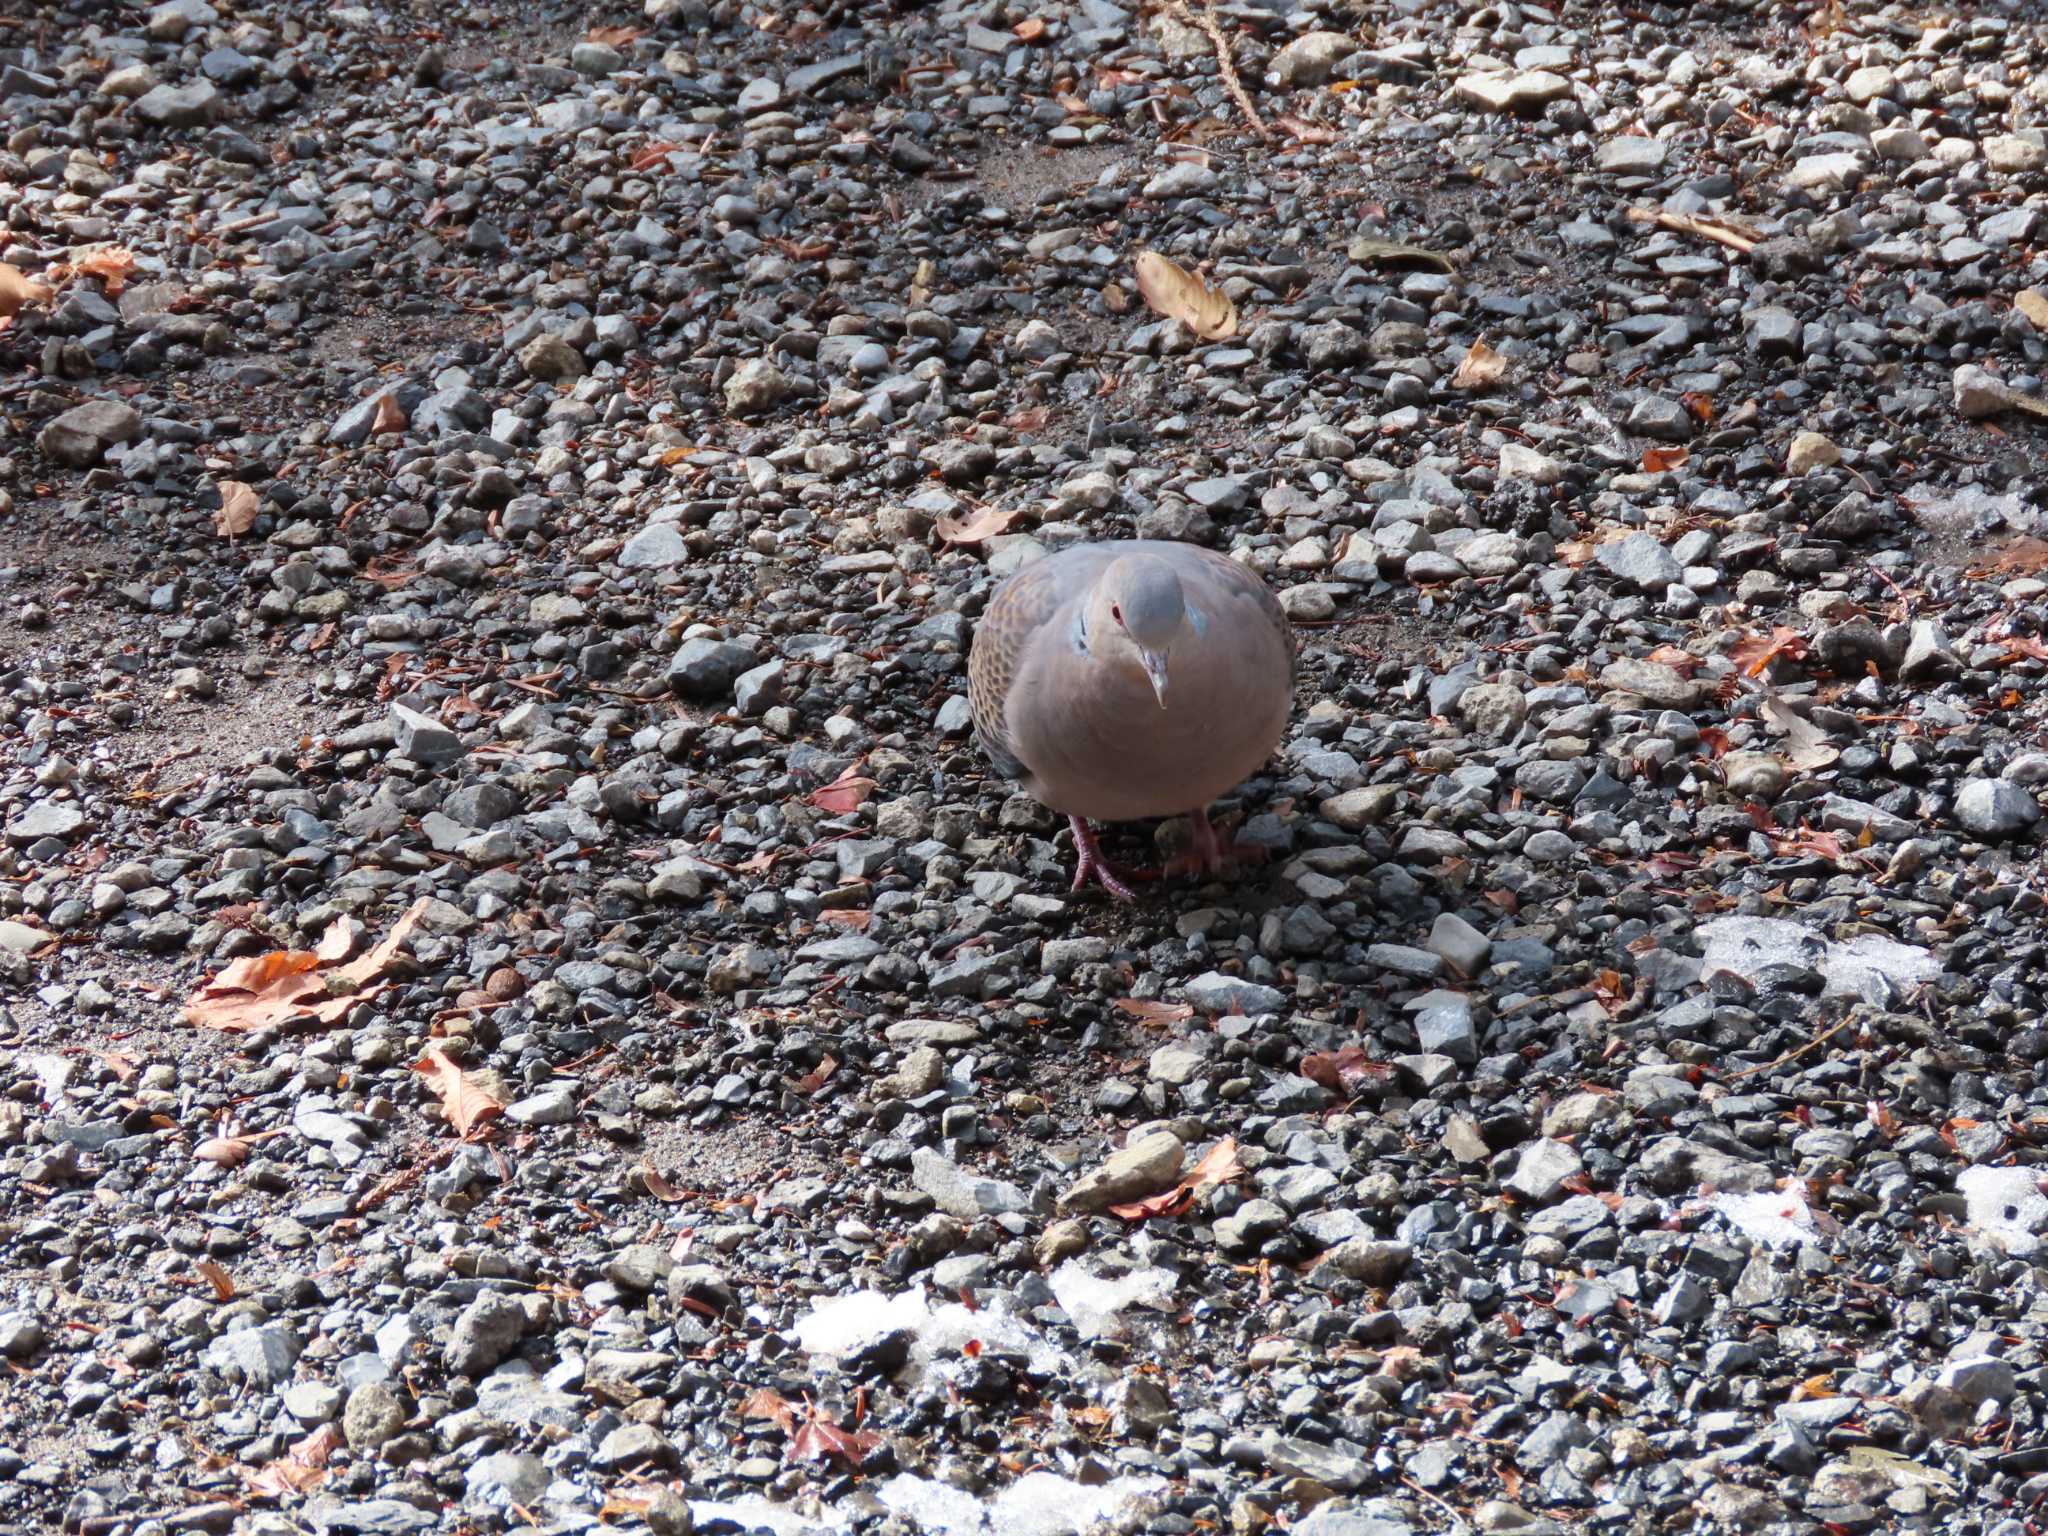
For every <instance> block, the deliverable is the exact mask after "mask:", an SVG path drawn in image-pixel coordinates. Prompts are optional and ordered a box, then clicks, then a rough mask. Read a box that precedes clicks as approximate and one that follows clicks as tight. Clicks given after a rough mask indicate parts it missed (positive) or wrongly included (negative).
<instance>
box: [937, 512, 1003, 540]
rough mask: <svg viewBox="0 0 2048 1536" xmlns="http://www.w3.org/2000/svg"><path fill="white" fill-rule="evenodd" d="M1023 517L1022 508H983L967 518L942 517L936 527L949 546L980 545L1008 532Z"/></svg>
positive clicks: (971, 513)
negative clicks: (985, 540)
mask: <svg viewBox="0 0 2048 1536" xmlns="http://www.w3.org/2000/svg"><path fill="white" fill-rule="evenodd" d="M1023 515H1024V509H1023V508H1022V507H1008V508H1005V507H981V508H978V509H977V510H975V511H973V512H970V513H969V514H968V515H967V516H966V517H942V518H940V519H939V520H938V522H937V524H936V525H935V526H936V527H937V529H938V534H939V537H940V538H942V539H944V540H945V541H946V542H947V543H948V544H979V543H981V541H982V540H984V539H992V538H994V537H995V536H996V535H997V534H999V533H1005V532H1007V531H1008V530H1009V527H1010V524H1012V523H1014V522H1016V521H1017V519H1018V518H1020V517H1022V516H1023Z"/></svg>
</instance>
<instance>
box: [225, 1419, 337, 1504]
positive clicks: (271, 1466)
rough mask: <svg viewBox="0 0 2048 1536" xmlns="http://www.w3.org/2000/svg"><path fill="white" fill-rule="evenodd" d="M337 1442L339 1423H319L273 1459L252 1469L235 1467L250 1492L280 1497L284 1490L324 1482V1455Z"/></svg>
mask: <svg viewBox="0 0 2048 1536" xmlns="http://www.w3.org/2000/svg"><path fill="white" fill-rule="evenodd" d="M340 1446H341V1426H340V1425H338V1424H322V1425H321V1426H320V1427H319V1428H318V1429H316V1430H314V1431H313V1432H312V1433H311V1434H310V1435H308V1436H306V1438H305V1439H303V1440H301V1441H299V1442H298V1443H297V1444H296V1445H294V1446H293V1447H292V1448H291V1449H290V1450H289V1451H287V1452H286V1453H285V1454H284V1455H283V1456H281V1457H279V1458H278V1459H277V1460H276V1461H272V1462H267V1463H265V1464H264V1465H263V1466H261V1467H259V1468H257V1470H255V1471H254V1472H251V1471H250V1470H249V1469H248V1468H247V1467H237V1468H236V1469H235V1470H236V1471H237V1472H239V1473H241V1475H242V1481H243V1482H244V1483H246V1484H248V1488H249V1492H250V1493H251V1494H256V1495H268V1496H269V1497H271V1498H278V1499H281V1498H283V1497H285V1496H286V1495H287V1494H294V1493H304V1492H306V1491H307V1490H308V1489H309V1488H315V1487H318V1486H319V1485H320V1484H321V1483H323V1482H325V1481H326V1480H327V1459H328V1458H329V1457H330V1456H332V1455H333V1454H334V1453H335V1451H336V1450H338V1449H340Z"/></svg>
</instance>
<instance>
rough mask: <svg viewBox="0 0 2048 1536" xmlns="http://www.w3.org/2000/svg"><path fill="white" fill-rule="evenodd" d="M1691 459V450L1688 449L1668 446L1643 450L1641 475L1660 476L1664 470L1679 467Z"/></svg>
mask: <svg viewBox="0 0 2048 1536" xmlns="http://www.w3.org/2000/svg"><path fill="white" fill-rule="evenodd" d="M1691 457H1692V450H1691V449H1689V448H1678V447H1672V446H1668V445H1667V446H1665V447H1662V448H1645V449H1644V450H1643V473H1644V474H1646V475H1661V474H1663V473H1664V472H1665V471H1666V470H1671V469H1677V468H1679V467H1681V466H1682V465H1683V464H1684V463H1685V461H1686V460H1687V459H1690V458H1691Z"/></svg>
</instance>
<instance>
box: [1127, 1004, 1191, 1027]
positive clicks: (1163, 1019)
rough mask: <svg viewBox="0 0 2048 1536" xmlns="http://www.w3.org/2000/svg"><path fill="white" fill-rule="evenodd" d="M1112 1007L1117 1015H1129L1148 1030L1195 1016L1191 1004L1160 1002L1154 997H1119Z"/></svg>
mask: <svg viewBox="0 0 2048 1536" xmlns="http://www.w3.org/2000/svg"><path fill="white" fill-rule="evenodd" d="M1112 1006H1113V1007H1114V1008H1115V1009H1116V1011H1117V1012H1118V1013H1125V1014H1129V1015H1130V1016H1131V1017H1132V1018H1134V1019H1136V1020H1137V1021H1138V1022H1139V1023H1140V1024H1143V1025H1145V1026H1146V1027H1147V1028H1148V1029H1158V1028H1162V1027H1164V1026H1165V1025H1168V1024H1178V1023H1180V1021H1181V1020H1183V1019H1192V1018H1193V1017H1194V1016H1195V1010H1194V1005H1193V1004H1191V1003H1168V1002H1162V1001H1160V1000H1159V999H1158V998H1156V997H1120V998H1118V999H1117V1000H1116V1002H1115V1003H1114V1004H1113V1005H1112Z"/></svg>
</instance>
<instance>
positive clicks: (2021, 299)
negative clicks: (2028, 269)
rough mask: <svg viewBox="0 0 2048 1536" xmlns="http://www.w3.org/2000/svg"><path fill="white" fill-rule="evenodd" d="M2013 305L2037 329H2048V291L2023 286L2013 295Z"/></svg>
mask: <svg viewBox="0 0 2048 1536" xmlns="http://www.w3.org/2000/svg"><path fill="white" fill-rule="evenodd" d="M2012 307H2013V308H2014V309H2016V310H2018V311H2019V312H2020V313H2021V314H2023V315H2025V316H2026V317H2027V319H2028V320H2029V321H2030V322H2031V323H2032V324H2033V327H2034V329H2035V330H2037V331H2048V293H2043V292H2042V291H2041V290H2040V289H2038V288H2022V289H2021V290H2020V291H2019V292H2018V293H2016V294H2014V295H2013V296H2012Z"/></svg>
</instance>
